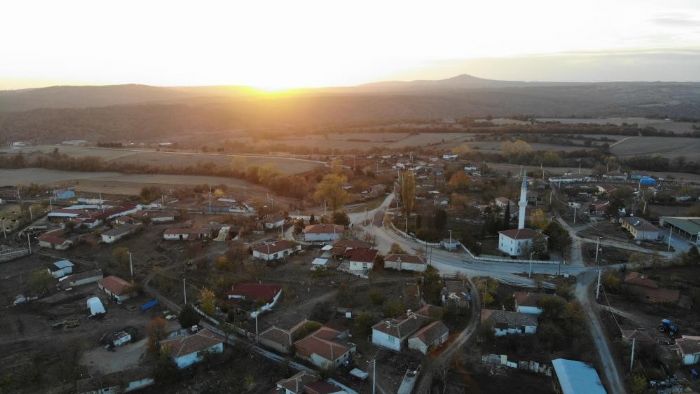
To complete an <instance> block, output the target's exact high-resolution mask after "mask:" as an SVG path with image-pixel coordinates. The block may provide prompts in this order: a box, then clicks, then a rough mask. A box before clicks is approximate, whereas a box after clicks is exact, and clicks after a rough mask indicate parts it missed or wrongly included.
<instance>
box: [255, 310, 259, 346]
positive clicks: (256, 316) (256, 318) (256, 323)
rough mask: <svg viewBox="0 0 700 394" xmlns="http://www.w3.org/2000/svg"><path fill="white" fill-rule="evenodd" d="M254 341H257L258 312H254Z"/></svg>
mask: <svg viewBox="0 0 700 394" xmlns="http://www.w3.org/2000/svg"><path fill="white" fill-rule="evenodd" d="M255 343H258V314H257V313H256V314H255Z"/></svg>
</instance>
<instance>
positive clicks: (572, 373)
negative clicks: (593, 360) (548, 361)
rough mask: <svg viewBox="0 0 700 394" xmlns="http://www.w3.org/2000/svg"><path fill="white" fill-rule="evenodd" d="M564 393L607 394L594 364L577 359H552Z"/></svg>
mask: <svg viewBox="0 0 700 394" xmlns="http://www.w3.org/2000/svg"><path fill="white" fill-rule="evenodd" d="M552 365H553V366H554V371H555V372H556V374H557V379H558V380H559V386H560V387H561V391H562V393H563V394H606V393H607V391H605V387H604V386H603V383H602V382H601V381H600V377H599V376H598V372H596V370H595V368H593V367H592V366H590V365H588V364H586V363H584V362H582V361H575V360H566V359H563V358H557V359H555V360H552Z"/></svg>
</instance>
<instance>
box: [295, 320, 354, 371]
mask: <svg viewBox="0 0 700 394" xmlns="http://www.w3.org/2000/svg"><path fill="white" fill-rule="evenodd" d="M340 336H341V332H340V331H337V330H334V329H332V328H330V327H326V326H324V327H321V328H319V329H318V330H316V331H315V332H314V333H313V334H311V335H309V336H307V337H305V338H303V339H300V340H298V341H296V342H294V349H295V350H296V356H297V357H299V358H301V359H303V360H306V361H308V362H310V363H312V364H313V365H315V366H317V367H319V368H322V369H332V368H336V367H339V366H341V365H343V364H344V363H346V362H349V361H350V357H351V355H352V353H354V352H355V346H354V345H353V344H350V343H348V344H343V343H340V342H338V341H337V339H338V338H339V337H340Z"/></svg>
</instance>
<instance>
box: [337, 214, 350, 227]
mask: <svg viewBox="0 0 700 394" xmlns="http://www.w3.org/2000/svg"><path fill="white" fill-rule="evenodd" d="M333 223H334V224H339V225H341V226H347V225H349V224H350V218H349V217H348V214H347V213H345V212H342V211H337V212H333Z"/></svg>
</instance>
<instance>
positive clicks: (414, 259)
mask: <svg viewBox="0 0 700 394" xmlns="http://www.w3.org/2000/svg"><path fill="white" fill-rule="evenodd" d="M384 261H389V262H397V263H398V262H399V261H401V262H402V263H410V264H425V260H423V258H422V257H420V256H415V255H412V254H390V255H388V256H386V257H385V258H384Z"/></svg>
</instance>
